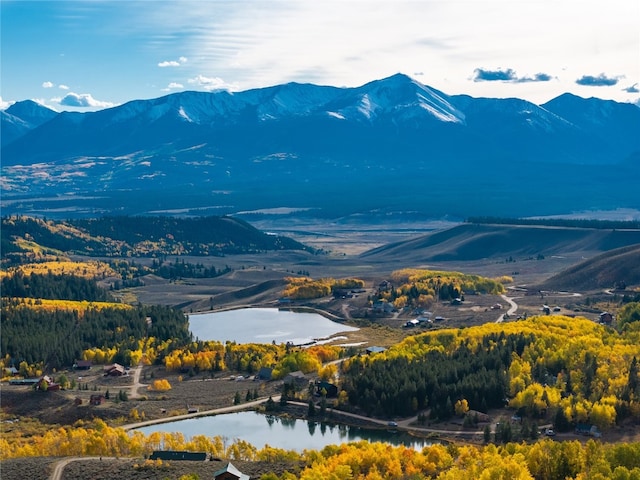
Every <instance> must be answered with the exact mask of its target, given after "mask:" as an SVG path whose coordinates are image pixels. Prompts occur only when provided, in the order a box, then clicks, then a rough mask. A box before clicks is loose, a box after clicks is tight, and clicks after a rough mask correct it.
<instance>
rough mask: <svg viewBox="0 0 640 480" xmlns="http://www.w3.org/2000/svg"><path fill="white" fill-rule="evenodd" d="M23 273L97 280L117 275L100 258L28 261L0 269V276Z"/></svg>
mask: <svg viewBox="0 0 640 480" xmlns="http://www.w3.org/2000/svg"><path fill="white" fill-rule="evenodd" d="M18 272H20V273H22V274H23V275H25V276H26V275H31V274H32V273H35V274H37V275H47V274H52V275H62V274H65V275H73V276H74V277H82V278H86V279H89V280H94V279H95V280H99V279H102V278H105V277H112V276H115V275H117V274H116V272H115V271H114V270H113V269H112V268H111V267H110V266H109V264H107V263H105V262H101V261H100V260H90V261H87V262H73V261H71V260H63V261H48V262H40V263H28V264H26V265H20V266H17V267H12V268H9V269H8V270H6V271H0V278H2V277H4V276H9V277H10V276H13V275H15V274H16V273H18Z"/></svg>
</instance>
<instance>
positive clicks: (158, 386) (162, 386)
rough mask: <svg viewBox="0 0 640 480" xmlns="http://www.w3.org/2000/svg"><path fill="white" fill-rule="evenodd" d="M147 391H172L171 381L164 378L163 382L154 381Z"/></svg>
mask: <svg viewBox="0 0 640 480" xmlns="http://www.w3.org/2000/svg"><path fill="white" fill-rule="evenodd" d="M147 390H154V391H156V392H165V391H167V390H171V384H170V383H169V380H167V379H166V378H163V379H161V380H154V381H153V383H152V384H151V385H149V386H148V387H147Z"/></svg>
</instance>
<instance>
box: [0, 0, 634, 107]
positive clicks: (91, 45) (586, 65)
mask: <svg viewBox="0 0 640 480" xmlns="http://www.w3.org/2000/svg"><path fill="white" fill-rule="evenodd" d="M0 6H1V7H0V8H1V11H0V15H1V22H2V23H1V48H2V52H1V53H2V57H1V68H2V70H1V74H0V80H1V83H0V97H1V98H0V104H2V108H6V107H7V106H8V105H9V104H10V103H11V102H14V101H18V100H25V99H33V100H37V101H39V102H41V103H43V104H45V105H47V106H49V107H51V108H54V109H56V110H59V111H61V110H79V111H90V110H96V109H100V108H105V107H109V106H114V105H118V104H122V103H125V102H127V101H129V100H133V99H147V98H155V97H160V96H163V95H166V94H167V93H171V92H179V91H184V90H200V91H207V90H209V91H212V90H216V89H222V88H224V89H229V90H232V91H239V90H247V89H250V88H257V87H266V86H270V85H275V84H280V83H286V82H292V81H295V82H303V83H316V84H321V85H335V86H349V87H352V86H359V85H362V84H364V83H367V82H369V81H371V80H375V79H379V78H383V77H387V76H389V75H393V74H395V73H398V72H401V73H405V74H407V75H409V76H411V77H413V78H415V79H416V80H418V81H420V82H422V83H424V84H426V85H429V86H431V87H434V88H436V89H438V90H441V91H443V92H444V93H446V94H450V95H453V94H469V95H472V96H475V97H481V96H486V97H502V98H504V97H519V98H524V99H527V100H530V101H532V102H534V103H538V104H540V103H544V102H546V101H548V100H550V99H552V98H554V97H556V96H558V95H560V94H562V93H564V92H571V93H574V94H576V95H580V96H582V97H592V96H593V97H599V98H605V99H613V100H617V101H624V102H638V98H639V94H638V91H639V89H640V29H639V28H638V25H640V2H638V1H637V0H608V1H607V2H604V1H602V0H598V1H594V0H412V1H407V0H393V1H392V0H387V1H377V0H341V1H335V0H327V1H317V0H269V1H264V0H260V1H257V0H254V1H251V0H231V1H225V0H193V1H192V0H180V1H178V0H175V1H169V0H154V1H152V0H143V1H136V0H108V1H100V0H92V1H88V0H87V1H65V0H50V1H31V0H1V3H0Z"/></svg>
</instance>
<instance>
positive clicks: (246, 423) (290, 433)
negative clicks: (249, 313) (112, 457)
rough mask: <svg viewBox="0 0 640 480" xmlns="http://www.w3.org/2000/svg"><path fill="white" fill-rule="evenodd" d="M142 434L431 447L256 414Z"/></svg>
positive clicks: (300, 445)
mask: <svg viewBox="0 0 640 480" xmlns="http://www.w3.org/2000/svg"><path fill="white" fill-rule="evenodd" d="M137 430H138V431H140V432H143V433H144V434H145V435H149V434H151V433H153V432H168V433H176V432H180V433H182V434H183V435H184V437H185V439H186V440H188V439H190V438H191V437H193V436H194V435H206V436H208V437H215V436H221V437H223V439H224V440H225V442H226V444H227V446H228V445H229V444H231V443H232V442H233V441H234V440H235V439H241V440H244V441H247V442H249V443H250V444H252V445H253V446H254V447H257V448H259V449H260V448H263V447H264V446H265V445H267V444H268V445H269V446H271V447H276V448H283V449H285V450H295V451H297V452H302V451H303V450H305V449H307V450H321V449H322V448H324V447H326V446H327V445H339V444H341V443H349V442H357V441H360V440H367V441H369V442H385V443H389V444H391V445H405V446H407V447H412V448H415V449H422V448H423V447H426V446H429V445H432V444H433V443H434V442H433V441H432V440H427V439H423V438H418V437H414V436H411V435H409V434H408V433H406V432H401V431H388V430H386V429H384V428H383V429H379V430H378V429H368V428H362V427H352V426H349V425H339V424H332V423H321V422H314V421H310V420H300V419H294V418H280V417H276V416H273V415H264V414H262V413H257V412H238V413H228V414H224V415H216V416H211V417H199V418H190V419H186V420H178V421H175V422H170V423H164V424H160V425H150V426H148V427H142V428H138V429H137Z"/></svg>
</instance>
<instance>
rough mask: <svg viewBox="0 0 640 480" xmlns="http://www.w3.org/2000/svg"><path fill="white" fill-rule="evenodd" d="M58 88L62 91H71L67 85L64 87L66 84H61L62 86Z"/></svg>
mask: <svg viewBox="0 0 640 480" xmlns="http://www.w3.org/2000/svg"><path fill="white" fill-rule="evenodd" d="M58 88H59V89H60V90H69V87H68V86H66V85H64V84H62V83H61V84H60V85H58Z"/></svg>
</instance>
